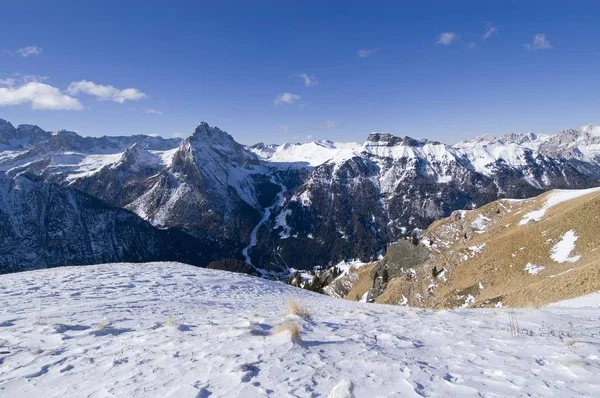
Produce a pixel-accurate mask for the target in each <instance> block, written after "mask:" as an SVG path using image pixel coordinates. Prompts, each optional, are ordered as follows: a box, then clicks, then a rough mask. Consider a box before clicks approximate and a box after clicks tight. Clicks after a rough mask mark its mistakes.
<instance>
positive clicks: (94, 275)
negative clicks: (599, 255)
mask: <svg viewBox="0 0 600 398" xmlns="http://www.w3.org/2000/svg"><path fill="white" fill-rule="evenodd" d="M292 299H293V300H295V301H296V302H298V303H300V304H302V305H304V306H305V307H307V308H308V309H309V310H310V312H311V314H312V316H311V317H310V318H309V319H307V320H302V319H300V318H298V317H295V316H287V320H288V321H294V322H297V323H298V324H299V325H300V326H301V328H302V332H301V337H302V342H293V341H292V340H291V337H290V335H289V334H288V333H287V332H284V333H279V334H275V335H271V333H272V331H273V330H274V329H275V328H276V327H277V325H279V324H281V323H282V322H283V321H284V320H285V319H284V318H285V304H286V302H288V301H289V300H292ZM599 317H600V309H599V308H581V309H572V308H548V309H543V310H514V311H513V310H508V309H481V310H457V311H443V312H432V311H427V310H421V309H411V308H404V307H392V306H383V305H375V304H363V303H353V302H347V301H343V300H338V299H333V298H330V297H326V296H322V295H317V294H312V293H310V292H307V291H304V290H301V289H296V288H292V287H289V286H286V285H283V284H281V283H277V282H272V281H267V280H262V279H257V278H252V277H247V276H243V275H236V274H230V273H225V272H218V271H210V270H205V269H199V268H194V267H191V266H187V265H181V264H172V263H154V264H141V265H134V264H113V265H101V266H91V267H69V268H60V269H50V270H42V271H34V272H27V273H20V274H11V275H3V276H1V277H0V395H2V396H13V397H19V398H22V397H38V396H44V397H87V396H93V397H96V396H102V397H104V396H117V397H126V396H127V397H152V396H156V397H165V396H172V397H207V396H209V395H210V396H213V397H215V396H216V397H221V396H227V397H236V396H237V397H257V396H273V397H282V396H300V397H310V396H328V395H329V396H331V397H349V396H352V395H351V393H350V391H351V390H353V391H354V394H355V396H357V397H364V396H368V397H377V396H402V397H412V396H441V397H455V396H525V395H529V396H561V397H567V396H588V397H590V396H600V359H599V357H600V352H599V351H600V350H599V347H600V330H599V329H598V325H599ZM211 394H212V395H211ZM330 394H331V395H330Z"/></svg>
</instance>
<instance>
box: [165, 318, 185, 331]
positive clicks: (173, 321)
mask: <svg viewBox="0 0 600 398" xmlns="http://www.w3.org/2000/svg"><path fill="white" fill-rule="evenodd" d="M180 321H181V320H180V319H179V317H178V316H173V315H169V316H168V317H167V322H166V323H165V324H166V325H167V327H170V328H176V327H178V326H179V324H180V323H181V322H180Z"/></svg>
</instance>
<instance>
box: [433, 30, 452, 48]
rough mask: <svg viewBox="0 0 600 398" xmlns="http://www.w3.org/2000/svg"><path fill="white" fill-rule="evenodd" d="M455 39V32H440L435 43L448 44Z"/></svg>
mask: <svg viewBox="0 0 600 398" xmlns="http://www.w3.org/2000/svg"><path fill="white" fill-rule="evenodd" d="M454 39H456V33H454V32H442V33H440V37H439V38H438V41H437V44H441V45H444V46H449V45H450V44H452V42H453V41H454Z"/></svg>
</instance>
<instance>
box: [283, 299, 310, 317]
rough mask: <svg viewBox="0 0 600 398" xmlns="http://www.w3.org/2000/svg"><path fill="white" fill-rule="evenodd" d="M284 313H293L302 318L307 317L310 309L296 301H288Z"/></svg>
mask: <svg viewBox="0 0 600 398" xmlns="http://www.w3.org/2000/svg"><path fill="white" fill-rule="evenodd" d="M286 315H295V316H298V317H300V318H303V319H309V318H310V311H308V309H307V308H306V307H303V306H302V305H300V304H298V303H297V302H295V301H290V302H288V303H287V305H286Z"/></svg>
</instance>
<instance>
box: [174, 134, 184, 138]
mask: <svg viewBox="0 0 600 398" xmlns="http://www.w3.org/2000/svg"><path fill="white" fill-rule="evenodd" d="M173 137H175V138H184V137H185V134H184V133H173Z"/></svg>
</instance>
